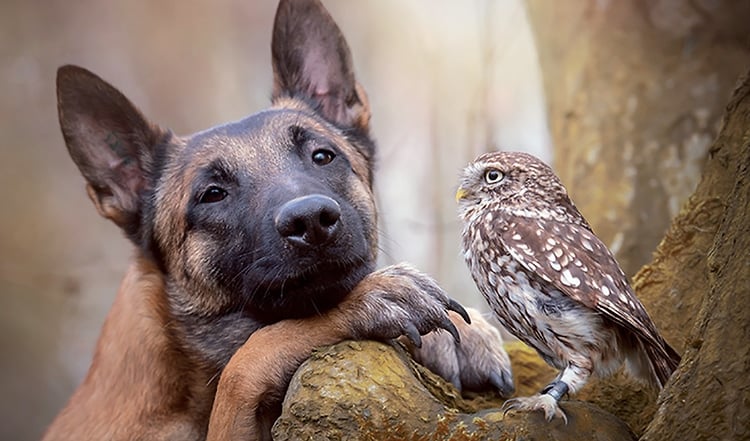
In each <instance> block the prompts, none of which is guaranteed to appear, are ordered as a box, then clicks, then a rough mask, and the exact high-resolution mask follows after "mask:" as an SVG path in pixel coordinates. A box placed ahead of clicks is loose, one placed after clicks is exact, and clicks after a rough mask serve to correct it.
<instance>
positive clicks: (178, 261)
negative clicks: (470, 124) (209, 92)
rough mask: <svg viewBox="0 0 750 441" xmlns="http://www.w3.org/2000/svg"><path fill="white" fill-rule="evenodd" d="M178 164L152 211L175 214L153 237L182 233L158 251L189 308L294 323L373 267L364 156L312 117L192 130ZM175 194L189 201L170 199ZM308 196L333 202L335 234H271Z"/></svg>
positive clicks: (278, 116)
mask: <svg viewBox="0 0 750 441" xmlns="http://www.w3.org/2000/svg"><path fill="white" fill-rule="evenodd" d="M178 162H182V163H184V164H185V165H184V166H183V168H182V169H181V168H179V167H178V168H177V169H178V170H179V172H178V173H174V174H173V175H171V176H170V175H167V176H166V179H165V180H164V181H163V183H162V184H161V186H162V188H161V189H160V191H159V192H157V195H158V196H157V197H162V198H165V199H167V200H168V201H169V203H168V204H162V203H158V204H157V205H159V206H166V207H170V209H171V207H179V208H178V209H177V212H176V213H170V214H167V212H166V211H165V212H164V213H161V214H160V215H157V219H168V220H169V222H166V223H164V224H163V226H164V227H166V230H164V231H162V232H161V236H162V237H168V238H173V237H175V236H179V235H180V234H179V233H178V231H176V230H175V228H177V229H184V232H183V234H181V237H182V240H181V241H180V243H176V244H173V243H162V244H161V246H162V247H167V248H171V247H176V249H177V250H178V251H177V253H176V254H175V258H168V259H167V260H170V262H169V263H167V265H168V267H169V268H171V270H170V271H169V272H170V273H171V274H173V278H174V283H175V284H176V285H177V286H179V287H181V288H182V289H181V291H183V292H186V293H191V294H190V295H191V296H194V297H195V299H194V301H195V302H197V303H198V304H202V303H209V302H208V298H207V297H210V296H213V297H217V298H221V299H223V300H222V302H220V303H221V304H222V305H223V306H222V307H221V308H219V309H217V310H216V311H215V312H216V313H225V312H228V311H233V312H235V311H238V310H242V311H245V312H246V313H248V314H250V315H251V316H253V317H262V319H263V320H264V321H275V320H278V319H283V318H290V317H303V316H308V315H311V314H314V313H316V312H319V311H323V310H325V309H328V308H330V307H331V306H333V305H335V304H336V303H338V302H339V301H340V300H341V299H342V298H343V297H344V296H345V295H346V294H347V293H348V292H349V291H350V290H351V289H352V288H353V287H354V286H355V285H356V284H357V283H358V282H359V281H360V280H361V279H362V278H363V277H364V276H365V275H366V274H368V273H369V272H371V271H372V270H373V268H374V258H375V249H376V248H377V244H376V242H375V237H376V236H375V230H376V227H375V225H374V222H375V211H374V210H375V208H374V205H373V202H372V194H371V189H370V176H371V170H370V169H369V161H368V158H367V155H366V153H365V152H364V150H363V149H360V148H359V147H358V146H356V145H351V144H350V143H349V139H348V138H346V137H345V136H341V134H340V131H339V130H338V129H336V128H335V127H333V126H331V125H330V124H327V123H326V122H325V121H322V120H319V119H316V118H315V116H314V115H313V114H308V113H302V112H299V111H290V110H274V111H267V112H263V113H259V114H256V115H253V116H251V117H248V118H247V119H245V120H242V121H239V122H236V123H232V124H228V125H225V126H221V127H219V128H216V129H212V130H210V131H208V132H203V133H200V134H197V135H195V136H193V137H192V138H191V139H189V140H188V141H187V143H186V146H185V148H184V149H183V150H182V151H181V152H180V154H179V159H178ZM173 168H174V167H173ZM170 188H173V189H171V190H170ZM179 189H185V191H184V192H185V194H186V195H189V197H187V198H183V200H182V201H180V203H175V201H172V200H171V198H173V197H174V196H175V195H176V194H179V193H180V191H181V190H179ZM310 196H312V197H315V198H317V197H321V198H322V199H324V200H330V201H334V202H333V204H332V205H333V206H335V207H336V209H337V212H338V218H337V219H336V229H335V234H333V235H332V236H331V237H330V238H327V239H326V240H324V241H322V243H314V244H304V245H302V246H300V245H299V244H298V243H296V242H295V241H290V240H289V239H287V238H286V237H284V235H283V234H282V233H281V232H280V231H279V226H278V222H279V216H281V214H280V211H281V210H283V207H284V206H285V204H287V203H288V202H290V201H292V200H299V199H301V198H305V197H310ZM170 209H168V210H167V211H171V210H170ZM179 217H183V218H184V221H183V222H175V220H176V218H179ZM167 230H169V231H167ZM162 254H163V253H162ZM173 254H174V253H173ZM180 269H181V271H180ZM217 304H218V303H217Z"/></svg>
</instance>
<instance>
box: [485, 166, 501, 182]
mask: <svg viewBox="0 0 750 441" xmlns="http://www.w3.org/2000/svg"><path fill="white" fill-rule="evenodd" d="M504 177H505V175H504V174H503V172H501V171H500V170H497V169H495V168H491V169H489V170H487V171H486V172H484V180H485V182H487V183H488V184H496V183H498V182H500V181H502V180H503V178H504Z"/></svg>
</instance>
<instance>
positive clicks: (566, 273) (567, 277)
mask: <svg viewBox="0 0 750 441" xmlns="http://www.w3.org/2000/svg"><path fill="white" fill-rule="evenodd" d="M560 281H561V282H562V284H563V285H565V286H570V287H573V288H577V287H578V286H580V285H581V279H579V278H577V277H573V274H570V270H568V269H567V268H566V269H564V270H563V272H562V273H561V274H560Z"/></svg>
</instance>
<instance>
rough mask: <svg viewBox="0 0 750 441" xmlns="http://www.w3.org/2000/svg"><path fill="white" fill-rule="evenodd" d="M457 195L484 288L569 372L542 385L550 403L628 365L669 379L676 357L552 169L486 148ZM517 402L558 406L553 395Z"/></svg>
mask: <svg viewBox="0 0 750 441" xmlns="http://www.w3.org/2000/svg"><path fill="white" fill-rule="evenodd" d="M457 200H458V201H459V206H460V216H461V218H462V220H463V221H464V230H463V248H464V256H465V258H466V261H467V264H468V265H469V268H470V270H471V273H472V277H473V278H474V280H475V281H476V283H477V286H478V287H479V290H480V292H482V294H483V295H484V296H485V298H486V299H487V301H488V303H489V304H490V306H491V307H492V309H493V311H494V312H495V313H496V315H497V316H498V318H499V319H500V321H501V322H502V323H503V324H504V325H505V326H506V327H508V329H509V330H510V331H511V332H512V333H514V334H516V336H517V337H518V338H519V339H521V340H523V341H525V342H527V343H528V344H530V345H531V346H533V347H534V348H536V349H537V351H538V352H539V353H540V355H542V357H543V358H545V360H547V361H548V362H549V363H550V364H552V365H554V366H557V367H559V368H560V369H562V372H561V373H560V376H559V377H558V379H557V380H556V381H555V382H554V383H553V384H551V385H550V387H549V388H548V390H546V392H544V393H545V394H551V395H552V396H553V397H554V398H555V400H553V402H555V403H556V401H557V400H558V399H559V397H560V396H561V395H562V393H564V392H565V391H568V390H569V391H570V392H575V391H577V390H579V389H580V388H581V387H582V386H583V384H585V382H586V381H587V379H588V377H589V376H590V375H591V374H592V373H597V374H599V375H608V374H610V373H612V372H613V371H614V370H615V369H616V368H617V367H618V366H619V365H621V364H622V363H624V362H625V363H626V364H627V365H628V367H629V371H631V372H632V373H634V374H635V375H637V376H639V377H642V378H644V379H646V380H648V381H649V382H652V383H654V384H657V385H658V386H659V387H661V386H663V384H664V383H665V382H666V380H667V379H668V378H669V376H670V375H671V373H672V372H673V371H674V370H675V368H676V367H677V364H678V363H679V361H680V357H679V355H677V353H676V352H675V351H674V350H673V349H672V348H671V347H670V346H669V345H668V344H667V343H666V342H665V341H664V339H663V338H662V337H661V336H660V335H659V333H658V331H657V329H656V326H655V325H654V323H653V322H652V321H651V319H650V318H649V316H648V314H647V313H646V309H645V308H644V307H643V305H642V304H641V302H640V301H639V300H638V298H637V297H636V296H635V293H634V292H633V290H632V288H631V287H630V285H629V283H628V280H627V277H626V276H625V274H624V273H623V272H622V270H621V269H620V266H619V265H618V264H617V261H616V260H615V258H614V256H613V255H612V253H611V252H610V250H609V249H607V247H606V246H605V245H604V243H602V241H601V240H600V239H599V238H598V237H596V235H595V234H594V233H593V231H592V229H591V227H590V226H589V224H588V223H587V222H586V220H585V219H584V217H583V216H582V215H581V213H580V212H579V211H578V209H577V208H576V206H575V204H574V203H573V202H572V201H571V200H570V198H569V197H568V194H567V191H566V190H565V187H564V186H563V185H562V183H561V182H560V180H559V178H558V177H557V176H556V175H555V174H554V172H553V171H552V169H551V168H550V167H549V166H547V165H546V164H544V163H543V162H542V161H540V160H539V159H537V158H535V157H533V156H531V155H528V154H525V153H513V152H495V153H488V154H484V155H482V156H480V157H479V158H477V160H475V161H474V162H473V163H471V164H469V165H468V166H467V167H466V169H465V170H464V173H463V175H462V177H461V182H460V187H459V191H458V193H457ZM512 407H516V408H520V409H542V410H544V411H545V414H546V415H547V416H548V417H551V416H552V415H556V414H558V413H559V412H557V411H558V410H559V409H553V408H551V407H550V400H549V399H548V397H542V398H539V399H535V398H530V399H528V400H527V399H522V400H516V403H515V404H513V405H512Z"/></svg>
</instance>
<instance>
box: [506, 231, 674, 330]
mask: <svg viewBox="0 0 750 441" xmlns="http://www.w3.org/2000/svg"><path fill="white" fill-rule="evenodd" d="M505 226H506V227H507V228H502V229H500V231H497V229H496V232H499V233H500V237H501V240H502V242H503V245H504V246H505V248H506V249H507V250H508V252H509V253H510V255H511V256H512V257H513V258H514V259H515V260H516V261H517V262H518V263H520V264H521V265H522V266H523V267H524V268H525V269H526V270H528V271H529V272H532V273H535V274H537V275H538V276H539V277H541V278H542V279H543V280H544V281H545V282H547V283H548V284H550V285H551V286H553V287H554V288H556V289H557V290H559V291H561V292H562V293H564V294H565V295H567V296H568V297H570V298H572V299H574V300H576V301H578V302H579V303H581V304H583V305H585V306H587V307H589V308H591V309H593V310H596V311H598V312H600V313H601V314H602V315H604V316H605V317H607V318H609V319H610V320H612V321H614V322H616V323H618V324H619V325H621V326H623V327H625V328H627V329H630V330H632V331H634V332H635V333H636V334H637V335H639V336H641V337H643V338H644V339H646V340H647V341H649V342H651V343H655V344H657V345H661V342H660V340H661V337H659V334H658V332H657V331H656V328H655V326H654V324H653V322H652V321H651V319H650V318H649V317H648V314H647V313H646V310H645V308H644V307H643V305H642V304H641V302H640V301H639V300H638V298H637V297H636V296H635V294H634V293H633V290H632V288H630V285H629V284H628V282H627V278H626V277H625V274H624V273H623V272H622V269H620V266H619V265H618V264H617V261H616V260H615V258H614V256H612V253H611V252H610V251H609V249H608V248H607V247H606V246H605V245H604V244H603V243H602V242H601V240H599V238H597V237H596V236H595V235H594V233H593V232H591V230H589V229H588V228H586V227H585V226H581V225H576V224H572V223H564V222H558V221H554V220H545V219H534V218H525V217H515V218H513V219H512V220H511V221H509V222H508V223H506V224H505Z"/></svg>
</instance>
